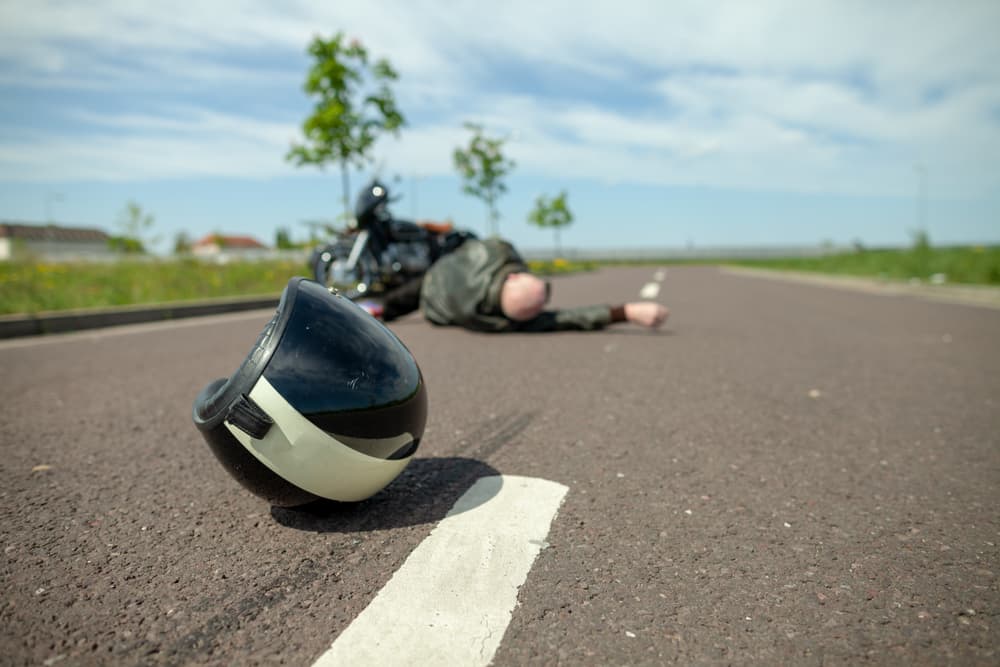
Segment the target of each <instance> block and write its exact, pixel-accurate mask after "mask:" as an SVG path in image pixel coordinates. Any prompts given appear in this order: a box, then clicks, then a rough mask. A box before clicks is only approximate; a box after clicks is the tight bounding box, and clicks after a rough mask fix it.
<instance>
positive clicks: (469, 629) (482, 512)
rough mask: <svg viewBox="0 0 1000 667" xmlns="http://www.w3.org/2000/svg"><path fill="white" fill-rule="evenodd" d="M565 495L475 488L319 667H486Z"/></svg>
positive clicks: (505, 486)
mask: <svg viewBox="0 0 1000 667" xmlns="http://www.w3.org/2000/svg"><path fill="white" fill-rule="evenodd" d="M567 490H568V489H567V488H566V487H565V486H563V485H562V484H557V483H556V482H550V481H548V480H544V479H535V478H531V477H515V476H509V475H502V476H494V477H483V478H482V479H479V480H477V481H476V483H475V484H473V485H472V487H471V488H470V489H469V490H468V491H466V492H465V494H464V495H463V496H462V497H461V498H459V499H458V501H457V502H456V503H455V506H454V507H452V509H451V511H450V512H448V515H447V516H446V517H445V518H444V519H442V520H441V522H440V523H438V525H437V526H436V527H435V528H434V530H433V531H432V532H431V534H430V535H428V536H427V538H426V539H425V540H424V541H423V542H421V543H420V545H419V546H417V548H416V549H414V550H413V553H411V554H410V556H409V558H407V559H406V562H405V563H403V565H402V567H400V568H399V570H397V571H396V573H395V574H394V575H393V577H392V579H390V580H389V582H388V583H387V584H386V585H385V587H383V588H382V590H381V591H379V593H378V595H376V596H375V599H374V600H372V601H371V603H370V604H369V605H368V606H367V607H366V608H365V610H364V611H362V612H361V613H360V614H359V615H358V617H357V618H355V619H354V621H353V622H351V624H350V625H349V626H347V628H346V629H345V630H344V631H343V632H342V633H341V634H340V636H339V637H337V639H336V641H334V643H333V645H332V646H331V647H330V648H329V649H328V650H327V652H326V653H324V654H323V655H322V656H320V658H319V659H318V660H317V661H316V662H315V664H314V667H333V666H334V665H449V666H450V665H463V667H475V666H477V665H487V664H489V663H490V661H491V660H492V659H493V655H494V654H495V653H496V650H497V647H499V646H500V640H501V639H503V635H504V632H506V630H507V625H508V624H509V623H510V619H511V613H512V612H513V609H514V606H515V604H517V589H518V588H519V587H520V586H521V584H523V583H524V581H525V579H526V578H527V576H528V571H529V570H530V569H531V565H532V564H533V563H534V561H535V557H536V556H537V555H538V553H539V552H540V551H541V549H542V546H543V545H544V544H545V538H546V537H547V536H548V534H549V527H550V525H551V524H552V520H553V518H555V515H556V511H557V510H558V509H559V505H560V504H561V503H562V500H563V497H564V496H565V495H566V491H567Z"/></svg>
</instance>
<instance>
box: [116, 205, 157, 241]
mask: <svg viewBox="0 0 1000 667" xmlns="http://www.w3.org/2000/svg"><path fill="white" fill-rule="evenodd" d="M154 222H155V218H153V216H152V215H151V214H149V213H145V212H144V211H143V210H142V207H141V206H139V204H137V203H136V202H134V201H129V202H128V203H127V204H126V205H125V208H124V210H122V212H121V213H120V214H119V216H118V228H119V229H120V230H121V235H120V236H112V237H111V238H110V239H108V244H109V245H110V246H111V247H112V248H113V249H114V250H117V251H119V252H124V253H135V254H140V253H144V252H146V244H147V243H149V244H153V243H156V241H157V239H156V238H155V237H149V236H148V235H147V234H148V232H149V230H150V229H152V227H153V223H154Z"/></svg>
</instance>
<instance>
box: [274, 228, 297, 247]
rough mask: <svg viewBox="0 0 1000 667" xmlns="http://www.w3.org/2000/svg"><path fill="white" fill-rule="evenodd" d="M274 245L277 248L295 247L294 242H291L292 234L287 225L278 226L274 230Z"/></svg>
mask: <svg viewBox="0 0 1000 667" xmlns="http://www.w3.org/2000/svg"><path fill="white" fill-rule="evenodd" d="M274 247H275V248H277V249H278V250H288V249H290V248H294V247H295V244H294V243H292V234H291V232H289V231H288V228H287V227H278V229H277V230H276V231H275V232H274Z"/></svg>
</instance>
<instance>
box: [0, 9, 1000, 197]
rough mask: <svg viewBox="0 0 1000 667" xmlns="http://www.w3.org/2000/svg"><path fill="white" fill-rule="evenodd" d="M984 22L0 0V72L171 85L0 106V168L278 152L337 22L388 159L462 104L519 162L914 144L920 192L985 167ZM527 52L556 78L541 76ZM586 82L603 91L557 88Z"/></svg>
mask: <svg viewBox="0 0 1000 667" xmlns="http://www.w3.org/2000/svg"><path fill="white" fill-rule="evenodd" d="M996 25H1000V5H997V3H995V2H988V1H987V2H974V1H972V0H968V1H966V2H963V3H960V4H959V5H948V4H946V3H945V4H942V3H937V2H926V1H922V2H886V3H874V4H873V3H865V2H860V1H846V2H829V3H808V4H806V5H804V4H802V3H798V2H791V1H788V2H783V1H777V0H775V1H770V2H765V1H761V2H754V3H746V2H722V3H712V4H705V3H700V2H691V3H677V2H671V3H663V2H657V1H652V2H629V3H612V2H594V3H588V4H584V5H581V4H580V3H578V2H568V1H567V2H545V3H540V2H526V1H524V2H522V1H518V2H512V3H506V4H504V5H503V7H502V8H501V7H500V6H499V5H497V6H495V7H494V6H488V5H483V4H482V3H477V2H461V3H440V2H430V1H426V2H405V3H404V2H384V3H375V2H358V3H337V4H336V5H333V4H329V5H319V4H316V3H307V2H299V3H293V4H287V5H282V6H281V7H278V6H276V5H274V4H273V3H269V2H263V1H260V2H221V1H220V2H212V3H196V4H194V5H190V6H188V7H186V8H185V9H184V11H177V10H176V8H175V7H172V6H169V5H166V4H162V3H148V4H142V5H136V4H135V3H131V2H125V1H124V0H121V1H110V0H108V1H105V2H98V3H91V4H79V3H64V2H38V3H33V4H32V5H31V6H30V7H29V6H27V5H21V6H15V5H14V4H13V3H6V4H4V5H2V6H0V64H2V65H3V73H2V75H0V87H11V86H26V85H30V86H35V87H39V86H41V87H45V88H48V89H57V90H65V91H67V93H68V94H70V95H72V94H73V92H74V91H79V90H84V89H100V90H104V91H114V90H117V89H120V88H122V87H125V88H126V89H127V90H134V91H137V92H138V93H157V94H158V95H162V96H167V97H172V98H176V100H177V101H176V102H175V103H174V104H171V105H168V106H167V108H165V109H164V110H162V111H160V112H157V114H156V115H154V114H153V112H151V111H149V110H148V109H147V110H145V111H143V112H142V113H133V112H128V113H126V112H121V113H112V114H107V113H103V112H98V111H96V110H93V109H90V110H88V109H86V108H83V109H75V108H73V105H68V113H69V115H68V116H67V118H68V119H71V120H74V121H77V123H80V122H82V123H85V124H86V125H87V126H89V128H90V129H89V131H88V132H86V133H84V134H83V135H82V136H80V135H76V134H73V135H70V134H68V131H67V132H64V131H63V130H60V128H58V127H53V128H52V129H51V130H50V131H49V132H48V133H46V134H40V133H35V134H31V133H26V132H16V131H11V130H13V129H16V128H5V131H3V132H0V136H8V137H12V138H10V139H7V140H2V143H0V177H2V178H5V179H9V180H24V179H31V180H46V179H52V180H54V179H74V178H76V179H81V178H102V179H129V178H163V177H180V176H183V175H228V176H247V177H252V178H256V177H266V176H273V175H280V174H287V173H290V172H291V171H292V170H291V169H290V167H289V166H288V165H287V164H285V163H284V161H283V159H282V158H283V155H284V152H285V151H286V150H287V147H288V143H289V141H290V140H291V139H292V138H293V137H294V136H295V134H296V132H297V127H296V123H297V120H296V119H300V118H301V116H302V115H304V114H305V113H306V111H307V109H306V108H303V107H302V105H301V97H297V96H298V95H299V93H298V91H299V86H300V83H301V77H302V76H303V74H304V70H296V69H295V67H296V66H297V64H300V65H302V66H303V67H304V66H305V63H306V60H305V57H304V56H303V51H304V48H305V45H306V43H307V42H308V40H309V38H310V37H311V36H312V35H313V34H314V33H323V34H329V33H332V32H334V31H336V30H338V29H343V30H344V31H345V32H347V33H348V34H349V35H356V36H359V37H362V38H363V40H364V42H365V44H366V45H367V46H369V48H370V50H371V52H372V53H373V54H374V55H376V56H387V57H388V58H390V60H391V61H392V62H393V63H394V64H395V65H396V67H397V68H398V69H399V70H400V72H401V75H402V78H401V81H400V84H399V86H398V92H399V95H400V101H401V105H402V107H403V109H404V111H406V112H408V115H410V117H411V119H413V118H420V119H421V120H420V121H419V122H414V123H413V124H412V125H411V126H410V127H408V128H406V129H405V130H404V132H403V135H402V137H401V139H399V140H398V141H396V140H387V141H384V142H383V143H382V145H381V146H380V154H381V155H383V156H384V155H388V159H389V161H391V163H392V164H393V165H395V166H396V167H395V168H397V169H398V170H399V171H403V172H409V173H423V174H434V173H451V172H452V167H451V162H450V153H451V149H452V147H454V146H456V145H458V144H459V143H462V142H463V141H464V140H465V136H466V135H465V133H464V131H463V130H462V129H461V122H462V121H463V120H466V119H472V120H478V121H481V122H484V123H485V124H486V125H487V127H489V128H490V129H491V130H493V131H497V132H512V131H516V132H517V133H518V135H519V137H520V139H519V140H518V141H516V142H513V143H511V144H510V145H509V148H510V151H511V153H512V155H513V156H514V157H515V159H517V161H518V164H519V169H523V170H525V171H527V172H534V173H541V174H546V175H549V176H555V177H570V176H572V177H576V178H586V179H599V180H611V181H638V182H652V183H662V184H693V183H694V184H706V185H717V186H724V187H739V188H751V189H757V188H767V189H789V190H807V191H820V190H832V191H837V192H851V193H871V194H879V193H889V194H892V193H896V194H898V193H904V192H905V193H910V192H911V191H912V177H906V176H901V174H904V173H905V174H910V176H912V174H911V172H912V167H913V165H914V164H915V163H917V162H922V163H926V164H928V165H929V166H930V168H931V170H932V173H934V174H935V175H936V180H935V183H936V185H937V188H938V189H937V190H936V191H937V192H942V193H948V194H952V195H959V196H964V195H968V194H976V193H982V192H985V191H990V190H991V189H996V188H997V186H998V184H1000V183H998V181H1000V170H998V167H997V164H996V158H995V155H996V154H997V153H998V151H1000V129H998V126H1000V120H998V113H1000V111H998V110H1000V74H998V65H997V63H998V62H1000V45H998V44H1000V40H996V39H995V38H994V35H993V32H994V31H995V26H996ZM262 62H274V65H273V66H271V67H270V68H262V65H261V63H262ZM498 65H503V66H508V65H509V66H510V67H511V70H510V71H503V70H502V68H501V69H499V70H498V69H497V66H498ZM533 69H536V70H537V71H539V72H544V73H547V74H548V75H549V76H550V77H551V76H552V75H553V73H556V72H558V73H561V75H563V76H565V77H566V81H556V82H554V83H553V84H552V86H551V89H550V88H548V87H546V83H544V82H548V81H551V79H540V80H539V81H533V80H531V76H530V74H532V73H533ZM519 75H520V76H521V77H523V78H518V77H519ZM230 86H231V87H233V88H232V89H231V90H233V91H235V92H241V93H244V94H246V92H247V91H251V92H252V91H255V90H256V91H263V90H265V89H266V90H267V94H268V95H277V96H279V97H285V98H287V99H288V102H283V103H281V104H283V106H284V110H283V111H282V112H280V113H281V114H282V116H281V117H279V118H277V119H276V118H274V117H272V118H268V119H261V118H257V117H253V116H251V115H250V112H246V113H245V114H243V113H240V112H238V111H234V110H233V109H231V108H230V109H227V110H222V109H220V107H219V106H218V104H219V103H218V101H209V98H208V97H207V96H206V94H205V93H206V92H207V91H208V92H213V93H218V92H224V91H226V90H229V88H227V87H230ZM602 87H603V88H605V89H606V90H608V91H609V93H608V95H609V96H610V97H605V98H601V97H600V96H595V95H594V94H592V93H588V94H586V95H582V94H579V93H578V90H579V89H581V88H585V89H588V90H594V89H598V90H599V89H601V88H602ZM0 90H2V88H0ZM616 91H626V92H629V93H635V94H636V95H637V96H638V97H642V98H643V99H645V103H644V104H642V105H639V104H638V103H636V102H634V101H633V102H628V103H626V101H622V100H619V99H616V98H615V94H616ZM261 94H264V93H263V92H262V93H261ZM279 102H280V100H279ZM629 104H632V105H633V108H628V105H629ZM13 137H17V138H13Z"/></svg>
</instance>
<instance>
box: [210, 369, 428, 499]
mask: <svg viewBox="0 0 1000 667" xmlns="http://www.w3.org/2000/svg"><path fill="white" fill-rule="evenodd" d="M249 396H250V398H251V399H252V400H253V401H254V402H255V403H256V404H257V405H259V406H260V407H261V409H262V410H264V412H266V413H267V414H268V416H270V417H271V419H273V420H274V425H273V426H272V427H271V429H270V430H269V431H268V432H267V434H266V435H265V436H264V437H263V438H262V439H260V440H257V439H255V438H252V437H250V436H249V435H247V434H246V433H244V432H243V431H241V430H240V429H239V428H237V427H235V426H233V425H232V424H230V423H229V422H228V421H227V422H225V424H226V428H227V429H229V431H230V432H231V433H232V434H233V436H234V437H235V438H236V439H237V440H239V441H240V443H241V444H242V445H243V446H244V447H246V448H247V451H249V452H250V453H251V454H253V455H254V457H256V458H257V459H258V460H259V461H260V462H261V463H263V464H264V465H266V466H267V467H268V468H270V469H271V470H272V471H274V472H275V473H276V474H277V475H279V476H280V477H282V478H284V479H286V480H288V481H289V482H291V483H292V484H294V485H296V486H298V487H300V488H302V489H305V490H306V491H309V492H310V493H313V494H315V495H317V496H320V497H322V498H329V499H331V500H340V501H345V502H353V501H358V500H364V499H365V498H368V497H370V496H373V495H374V494H376V493H378V492H379V491H380V490H381V489H382V488H384V487H385V486H386V485H387V484H389V482H391V481H392V480H394V479H395V478H396V477H397V476H398V475H399V473H401V472H402V471H403V468H405V467H406V464H407V463H409V460H410V458H409V457H407V458H405V459H398V460H387V459H382V458H377V457H374V456H368V455H366V454H363V453H361V452H359V451H357V450H355V449H352V448H351V447H349V446H347V445H345V444H344V443H342V442H340V441H339V440H337V439H336V438H334V437H333V436H331V435H330V434H329V433H326V432H325V431H323V430H322V429H321V428H319V427H318V426H316V425H315V424H313V423H312V422H310V421H309V420H308V419H306V418H305V417H303V416H302V415H301V414H300V413H299V412H298V411H297V410H296V409H295V408H293V407H292V406H291V405H290V404H289V403H288V401H286V400H285V399H284V397H283V396H282V395H281V394H279V393H278V391H277V390H276V389H275V388H274V387H273V386H272V385H271V383H270V382H268V381H267V379H266V378H264V377H263V376H261V378H260V379H259V380H258V381H257V383H256V384H255V385H254V387H253V389H252V390H251V391H250V394H249ZM404 436H405V437H404ZM406 438H408V439H410V440H412V439H413V436H412V435H411V434H409V433H404V434H401V435H400V441H401V443H402V442H405V440H406ZM392 440H396V439H395V438H394V439H392ZM397 449H398V447H397Z"/></svg>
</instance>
